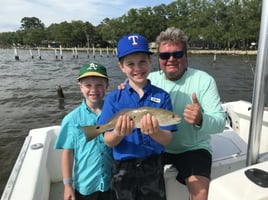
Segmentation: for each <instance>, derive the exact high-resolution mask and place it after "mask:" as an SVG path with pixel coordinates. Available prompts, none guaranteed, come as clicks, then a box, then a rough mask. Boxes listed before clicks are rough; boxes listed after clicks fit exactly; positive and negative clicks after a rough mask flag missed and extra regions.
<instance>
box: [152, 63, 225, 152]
mask: <svg viewBox="0 0 268 200" xmlns="http://www.w3.org/2000/svg"><path fill="white" fill-rule="evenodd" d="M148 78H149V79H150V80H151V83H152V84H154V85H157V86H158V87H160V88H162V89H164V90H165V91H167V92H168V93H169V94H170V97H171V101H172V105H173V111H174V112H175V113H177V114H179V115H180V116H181V117H182V120H181V123H180V124H179V125H178V131H177V132H176V133H174V134H173V137H172V140H171V142H170V143H169V144H168V145H167V146H166V149H165V151H166V152H168V153H174V154H176V153H182V152H185V151H189V150H195V149H206V150H208V151H210V152H211V151H212V150H211V144H210V139H211V134H214V133H220V132H222V131H223V130H224V127H225V117H226V116H225V112H224V110H223V108H222V106H221V102H220V97H219V93H218V89H217V86H216V82H215V80H214V79H213V77H212V76H210V75H209V74H208V73H206V72H204V71H201V70H197V69H193V68H188V69H187V70H186V71H185V73H184V75H183V76H182V77H181V78H180V79H179V80H177V81H170V80H167V79H166V78H165V74H164V72H162V71H155V72H151V73H150V74H149V76H148ZM193 93H196V95H197V99H198V102H199V104H200V107H201V110H202V115H203V122H202V126H201V127H200V128H199V127H196V126H194V125H191V124H189V123H187V122H186V121H185V120H184V119H183V112H184V109H185V107H186V105H187V104H191V103H192V94H193Z"/></svg>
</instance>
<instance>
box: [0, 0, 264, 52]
mask: <svg viewBox="0 0 268 200" xmlns="http://www.w3.org/2000/svg"><path fill="white" fill-rule="evenodd" d="M260 16H261V0H175V1H173V2H172V3H170V4H168V5H165V4H160V5H158V6H155V7H145V8H141V9H135V8H132V9H130V10H129V11H128V12H127V13H126V14H124V15H122V16H120V17H118V18H114V19H109V18H105V19H103V21H102V22H101V23H100V24H99V25H98V26H96V27H94V26H93V25H92V24H91V23H89V22H83V21H80V20H79V21H72V22H66V21H65V22H61V23H60V24H51V25H50V26H49V27H47V28H45V26H44V24H43V23H42V22H41V20H40V19H38V18H36V17H24V18H22V20H21V30H18V31H16V32H8V33H0V46H10V45H13V44H21V45H29V46H41V45H47V44H48V43H50V42H56V43H59V44H61V45H62V46H63V47H74V46H76V47H93V46H95V47H97V46H98V47H106V46H109V47H115V46H116V42H117V40H118V39H119V38H120V37H122V36H123V35H124V34H127V33H133V32H135V33H139V34H142V35H144V36H145V37H146V38H147V40H148V42H154V41H155V38H156V37H157V35H158V34H159V33H160V32H161V31H163V30H165V29H166V28H167V27H170V26H175V27H178V28H181V29H182V30H184V32H185V33H186V34H187V35H188V36H189V45H190V47H191V48H203V49H205V48H210V49H211V48H219V49H230V48H232V49H237V48H239V49H247V48H249V47H250V43H251V42H257V41H258V32H259V26H260ZM44 41H46V42H44Z"/></svg>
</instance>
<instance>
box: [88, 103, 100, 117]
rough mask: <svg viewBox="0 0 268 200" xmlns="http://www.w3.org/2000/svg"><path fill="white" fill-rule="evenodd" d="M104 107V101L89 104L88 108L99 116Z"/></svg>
mask: <svg viewBox="0 0 268 200" xmlns="http://www.w3.org/2000/svg"><path fill="white" fill-rule="evenodd" d="M102 106H103V101H100V102H97V103H89V102H87V107H88V108H89V109H90V110H91V111H92V112H94V113H96V114H97V115H98V114H99V113H100V112H101V109H102Z"/></svg>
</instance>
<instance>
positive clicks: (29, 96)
mask: <svg viewBox="0 0 268 200" xmlns="http://www.w3.org/2000/svg"><path fill="white" fill-rule="evenodd" d="M32 52H33V55H34V59H32V58H31V56H30V53H29V51H28V50H19V52H18V54H19V58H20V60H19V61H15V59H14V50H12V49H5V50H3V49H0V127H1V131H0V163H1V165H0V194H2V191H3V189H4V186H5V184H6V182H7V180H8V177H9V174H10V172H11V170H12V167H13V165H14V163H15V161H16V158H17V155H18V153H19V150H20V148H21V146H22V144H23V141H24V138H25V136H26V135H27V134H28V132H29V130H30V129H33V128H40V127H45V126H51V125H59V124H60V122H61V119H62V118H63V116H64V115H66V114H67V113H68V112H69V111H71V110H72V109H73V108H74V107H76V106H77V105H78V104H79V103H80V102H81V94H80V91H79V90H78V87H77V81H76V78H77V75H78V71H79V67H80V66H81V65H82V64H84V63H85V62H92V61H96V62H100V63H103V64H104V65H105V66H107V68H108V73H109V77H110V88H109V90H112V89H115V88H116V86H117V85H118V84H119V83H121V82H122V81H124V79H125V77H124V75H123V74H122V73H121V72H120V71H119V70H118V68H117V58H116V57H113V56H112V55H110V56H109V57H108V56H107V55H103V56H102V57H101V56H99V55H96V57H95V58H93V56H92V55H90V56H89V58H88V57H87V54H86V52H78V58H73V56H72V52H63V59H56V58H55V53H54V51H41V57H42V59H41V60H40V59H39V58H38V56H37V52H35V51H32ZM255 59H256V58H255V57H247V56H220V55H218V56H217V60H216V62H215V63H213V62H212V60H213V56H212V55H189V59H188V60H189V61H188V64H189V66H194V67H196V68H199V69H202V70H204V71H207V72H208V73H210V74H211V75H212V76H214V77H215V80H216V81H217V85H218V88H219V92H220V95H221V98H222V101H223V102H226V101H235V100H240V99H243V100H248V101H251V95H252V87H253V71H252V68H255V67H254V66H255ZM157 66H158V65H157V62H156V57H154V69H153V70H156V69H157V68H158V67H157ZM251 66H253V67H251ZM57 85H61V87H62V88H63V92H64V95H65V99H64V102H63V104H62V102H60V101H59V99H58V96H57V92H56V86H57Z"/></svg>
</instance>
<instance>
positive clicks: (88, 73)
mask: <svg viewBox="0 0 268 200" xmlns="http://www.w3.org/2000/svg"><path fill="white" fill-rule="evenodd" d="M89 76H98V77H103V78H108V77H107V76H105V75H103V74H101V73H98V72H87V73H85V74H83V75H82V76H79V77H78V78H77V79H78V80H79V79H81V78H85V77H89Z"/></svg>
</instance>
